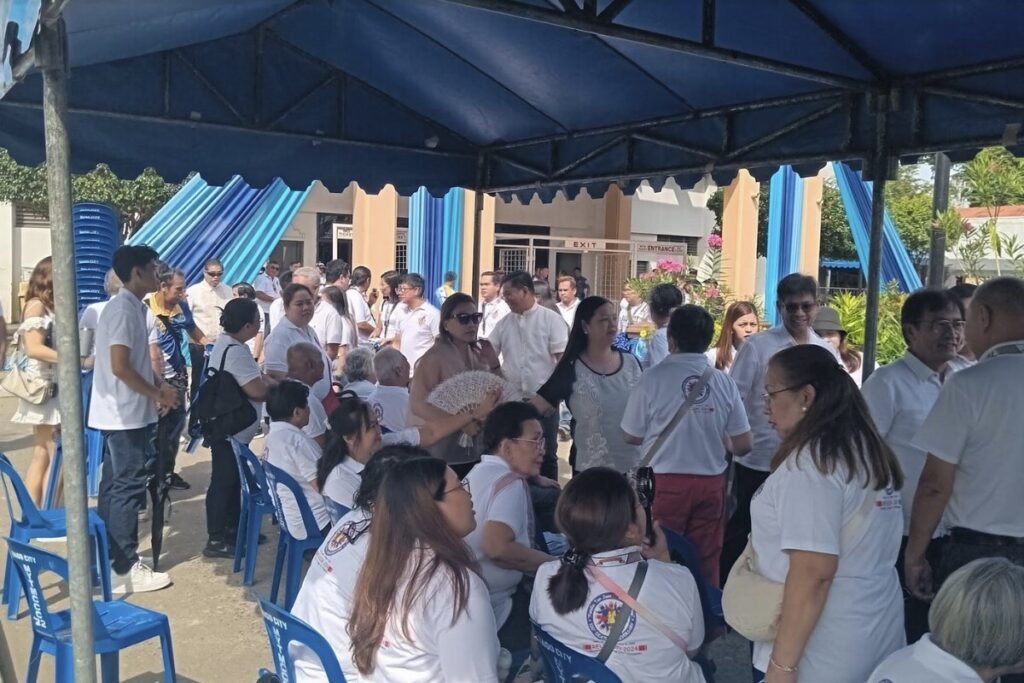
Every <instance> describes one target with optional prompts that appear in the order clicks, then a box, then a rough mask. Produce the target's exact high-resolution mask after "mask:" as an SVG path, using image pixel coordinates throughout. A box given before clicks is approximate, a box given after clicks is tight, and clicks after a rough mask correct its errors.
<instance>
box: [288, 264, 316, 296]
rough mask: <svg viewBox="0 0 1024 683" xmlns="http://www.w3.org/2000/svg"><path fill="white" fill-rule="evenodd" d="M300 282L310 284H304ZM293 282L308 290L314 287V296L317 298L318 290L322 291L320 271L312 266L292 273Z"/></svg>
mask: <svg viewBox="0 0 1024 683" xmlns="http://www.w3.org/2000/svg"><path fill="white" fill-rule="evenodd" d="M299 280H302V281H304V282H306V283H309V284H303V283H302V282H299ZM292 282H294V283H296V284H300V285H303V286H304V287H305V288H306V289H309V288H310V287H312V294H313V296H316V293H317V290H318V289H320V271H319V270H317V269H316V268H313V267H312V266H304V267H302V268H299V269H297V270H296V271H295V272H294V273H292Z"/></svg>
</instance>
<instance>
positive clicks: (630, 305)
mask: <svg viewBox="0 0 1024 683" xmlns="http://www.w3.org/2000/svg"><path fill="white" fill-rule="evenodd" d="M649 322H651V311H650V309H649V308H648V307H647V302H646V301H644V300H643V298H641V296H640V295H639V294H637V293H636V291H635V290H634V289H633V288H632V287H631V286H630V284H629V283H628V282H627V283H626V284H625V286H624V287H623V288H622V301H620V302H619V332H625V331H626V330H627V329H628V328H629V326H630V325H642V324H644V323H649Z"/></svg>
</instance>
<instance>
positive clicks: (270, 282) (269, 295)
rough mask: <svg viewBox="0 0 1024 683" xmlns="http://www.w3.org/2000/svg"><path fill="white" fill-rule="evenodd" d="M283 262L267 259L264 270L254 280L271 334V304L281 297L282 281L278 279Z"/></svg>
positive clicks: (253, 283) (267, 329)
mask: <svg viewBox="0 0 1024 683" xmlns="http://www.w3.org/2000/svg"><path fill="white" fill-rule="evenodd" d="M280 270H281V264H280V263H278V262H277V261H274V260H270V261H267V265H266V266H265V267H264V268H263V272H262V273H260V274H259V275H257V276H256V279H255V280H253V281H252V288H253V289H255V290H256V303H258V304H259V305H260V310H261V311H263V317H264V318H265V320H264V322H265V329H266V331H267V334H270V319H269V316H270V304H272V303H274V301H276V300H277V299H280V298H281V281H280V280H278V279H277V274H278V271H280Z"/></svg>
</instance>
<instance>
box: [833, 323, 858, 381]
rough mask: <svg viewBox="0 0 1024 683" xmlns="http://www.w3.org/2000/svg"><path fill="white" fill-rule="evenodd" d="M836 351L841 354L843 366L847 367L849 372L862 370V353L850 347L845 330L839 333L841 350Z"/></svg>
mask: <svg viewBox="0 0 1024 683" xmlns="http://www.w3.org/2000/svg"><path fill="white" fill-rule="evenodd" d="M836 351H838V352H839V358H841V359H842V361H843V365H845V366H846V369H847V371H848V372H857V371H858V370H860V364H861V358H860V351H857V350H856V349H853V348H851V347H850V345H849V343H848V342H847V339H846V331H845V330H843V331H841V332H840V333H839V348H838V349H836Z"/></svg>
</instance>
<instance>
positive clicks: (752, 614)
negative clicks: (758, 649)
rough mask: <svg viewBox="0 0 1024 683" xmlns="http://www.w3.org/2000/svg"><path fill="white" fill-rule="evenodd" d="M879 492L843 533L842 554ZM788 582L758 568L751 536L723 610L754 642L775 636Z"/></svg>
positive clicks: (867, 500) (724, 593)
mask: <svg viewBox="0 0 1024 683" xmlns="http://www.w3.org/2000/svg"><path fill="white" fill-rule="evenodd" d="M876 499H877V492H876V491H870V492H869V493H868V495H867V496H865V498H864V503H863V504H862V505H861V506H860V509H859V510H857V513H856V514H855V515H854V516H853V518H852V519H850V521H849V522H847V523H846V524H845V525H844V526H843V529H842V532H840V536H839V555H840V556H842V554H843V550H844V549H847V548H849V547H850V544H851V542H852V541H853V540H854V538H855V537H856V536H857V534H858V533H860V531H861V530H862V529H863V528H864V526H865V525H866V524H867V521H868V518H869V517H870V516H871V510H872V509H874V507H875V500H876ZM784 590H785V584H783V583H779V582H778V581H772V580H771V579H769V578H766V577H765V576H764V575H762V574H761V573H760V572H759V571H758V568H757V553H755V552H754V546H753V544H752V543H751V541H750V540H749V539H748V540H747V547H746V548H744V549H743V552H742V553H741V554H740V556H739V559H737V560H736V563H735V564H734V565H733V566H732V569H731V570H729V578H728V579H726V582H725V588H724V589H723V590H722V611H723V612H724V613H725V621H726V623H727V624H729V626H731V627H732V628H733V630H735V631H736V632H737V633H739V634H740V635H741V636H743V637H744V638H746V639H747V640H751V641H754V642H768V641H772V640H775V634H776V632H777V631H778V627H779V618H780V617H781V616H782V596H783V592H784Z"/></svg>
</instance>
